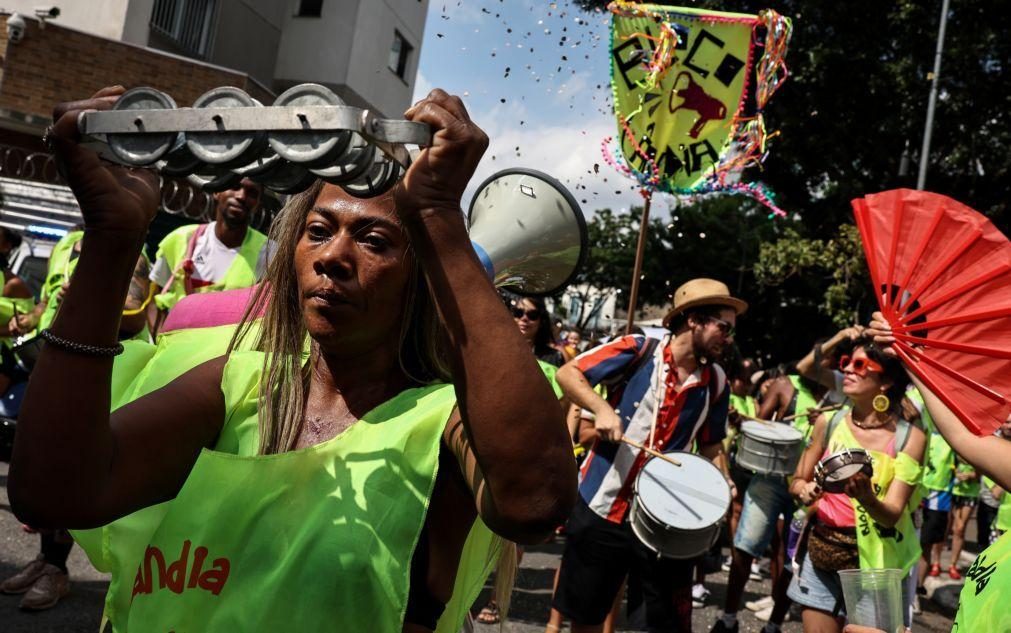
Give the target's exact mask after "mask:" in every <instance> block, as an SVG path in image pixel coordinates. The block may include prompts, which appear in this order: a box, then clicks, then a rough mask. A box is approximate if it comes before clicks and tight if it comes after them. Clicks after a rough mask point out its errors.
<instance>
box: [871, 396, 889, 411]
mask: <svg viewBox="0 0 1011 633" xmlns="http://www.w3.org/2000/svg"><path fill="white" fill-rule="evenodd" d="M871 406H872V407H874V410H875V411H877V412H878V413H884V412H885V411H887V410H888V409H889V408H891V406H892V401H891V400H890V399H889V398H888V396H886V395H885V394H883V393H881V394H878V395H876V396H874V400H873V401H871Z"/></svg>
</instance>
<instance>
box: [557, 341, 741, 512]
mask: <svg viewBox="0 0 1011 633" xmlns="http://www.w3.org/2000/svg"><path fill="white" fill-rule="evenodd" d="M668 340H669V339H664V340H663V341H662V342H661V343H660V344H659V345H657V347H656V350H655V351H654V352H653V354H652V355H651V357H650V358H643V359H642V360H641V362H639V364H638V366H637V367H635V369H634V371H632V372H631V374H630V375H628V376H625V375H624V374H625V373H627V372H628V370H629V369H630V368H631V367H633V363H635V362H636V360H637V359H639V358H640V356H641V355H642V353H643V352H644V350H645V349H646V347H645V346H646V337H644V336H642V335H631V336H625V337H622V338H620V339H618V340H616V341H613V342H611V343H608V344H606V345H602V346H600V347H597V348H595V349H592V350H589V351H587V352H584V353H583V354H581V355H580V356H578V357H576V364H577V366H578V367H579V369H580V371H582V372H583V375H584V376H586V379H587V380H588V381H589V382H590V384H591V385H594V386H596V385H597V384H599V383H601V382H610V381H611V380H615V379H619V384H616V385H614V386H609V389H608V398H607V400H608V403H609V404H610V405H611V406H612V407H614V410H615V412H616V413H617V414H618V415H619V416H620V417H621V420H622V427H623V429H624V433H625V436H626V437H628V438H629V439H632V440H635V441H637V442H640V443H642V444H646V443H648V441H649V434H650V427H651V426H652V424H653V413H654V411H655V403H656V400H657V395H658V394H659V393H660V391H662V392H663V396H662V403H661V405H660V413H659V415H657V420H656V432H655V437H654V441H653V448H654V449H656V450H660V451H663V452H665V453H669V452H673V451H684V450H690V449H691V447H692V442H694V441H696V440H697V441H698V442H699V444H700V445H706V444H714V443H716V442H719V441H721V440H722V439H723V438H724V437H725V436H726V423H727V410H728V408H729V406H730V389H728V388H727V377H726V374H725V373H724V371H723V369H722V368H721V367H720V366H719V365H716V364H707V365H700V366H699V367H698V369H696V370H695V372H694V373H693V374H692V375H691V376H689V377H688V379H687V380H686V381H685V382H684V384H681V385H678V384H677V368H676V367H675V365H674V358H673V354H672V353H671V350H670V346H669V345H668V344H667V342H668ZM658 381H660V382H658ZM661 384H662V385H663V388H662V389H658V388H657V385H661ZM647 459H648V455H647V454H646V453H644V452H643V451H641V450H639V449H637V448H634V447H632V446H629V445H628V444H624V443H620V444H616V443H613V442H603V441H600V440H597V441H596V442H595V443H594V445H593V448H592V449H591V450H590V452H589V454H588V455H587V457H586V460H585V461H584V462H583V467H582V469H581V470H580V473H579V494H580V496H581V497H582V499H583V501H585V502H586V504H587V505H588V506H589V507H590V509H591V510H593V511H594V512H596V513H597V514H598V515H599V516H600V517H602V518H604V519H607V520H608V521H612V522H614V523H621V522H622V521H623V520H624V518H625V515H626V513H627V512H628V508H629V504H630V502H631V496H632V491H633V486H634V483H635V478H636V475H638V473H639V470H640V469H641V468H642V466H643V464H645V462H646V460H647Z"/></svg>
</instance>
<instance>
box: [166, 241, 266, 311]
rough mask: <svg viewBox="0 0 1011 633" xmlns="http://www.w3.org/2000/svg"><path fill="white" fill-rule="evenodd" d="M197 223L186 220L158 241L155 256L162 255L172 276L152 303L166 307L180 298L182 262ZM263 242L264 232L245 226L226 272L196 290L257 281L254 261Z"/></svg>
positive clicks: (182, 293)
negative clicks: (237, 250) (243, 236)
mask: <svg viewBox="0 0 1011 633" xmlns="http://www.w3.org/2000/svg"><path fill="white" fill-rule="evenodd" d="M199 226H200V225H199V224H188V225H186V226H181V227H179V228H178V229H176V230H174V231H172V232H171V233H169V234H168V235H166V236H165V239H163V240H162V241H161V243H160V244H159V245H158V253H157V254H156V255H155V260H158V259H160V258H162V257H164V258H165V261H166V263H167V264H168V267H169V269H170V270H172V274H173V275H174V280H173V281H172V285H171V287H169V288H164V289H163V291H162V292H161V293H160V294H158V295H155V298H154V300H155V303H156V304H157V305H158V309H160V310H169V309H171V308H172V306H174V305H175V304H176V303H178V302H179V300H180V299H182V298H183V297H185V296H186V282H185V278H186V276H185V273H184V272H183V268H182V266H183V263H184V259H185V258H186V251H187V249H188V247H189V241H190V237H191V236H192V235H193V234H194V233H195V232H196V230H197V228H198V227H199ZM266 243H267V236H266V235H264V234H263V233H260V232H259V231H257V230H256V229H254V228H253V227H249V228H248V229H246V237H245V239H243V240H242V245H241V246H239V252H238V254H237V255H236V256H235V259H234V260H233V261H232V265H231V266H229V267H228V272H227V273H225V277H224V278H223V279H221V280H220V281H218V282H216V283H213V284H211V285H209V286H201V287H200V288H197V289H196V292H217V291H219V290H235V289H236V288H248V287H249V286H252V285H253V284H255V283H256V282H257V279H256V262H257V260H258V259H259V257H260V251H261V250H263V247H264V245H266Z"/></svg>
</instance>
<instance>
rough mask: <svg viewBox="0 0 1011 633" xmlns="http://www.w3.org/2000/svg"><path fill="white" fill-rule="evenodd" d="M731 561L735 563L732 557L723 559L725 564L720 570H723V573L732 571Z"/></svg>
mask: <svg viewBox="0 0 1011 633" xmlns="http://www.w3.org/2000/svg"><path fill="white" fill-rule="evenodd" d="M731 561H733V559H732V558H731V557H729V556H727V557H726V558H724V559H723V564H722V565H720V569H722V570H723V571H730V563H731Z"/></svg>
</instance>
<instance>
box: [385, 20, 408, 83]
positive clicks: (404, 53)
mask: <svg viewBox="0 0 1011 633" xmlns="http://www.w3.org/2000/svg"><path fill="white" fill-rule="evenodd" d="M413 50H414V47H413V46H411V45H410V43H408V41H407V40H406V39H404V36H403V35H401V34H400V31H394V32H393V46H392V47H391V48H390V62H389V67H390V70H392V71H393V72H395V73H397V77H400V78H401V79H403V78H404V74H405V73H406V72H407V62H408V60H410V58H411V51H413Z"/></svg>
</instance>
